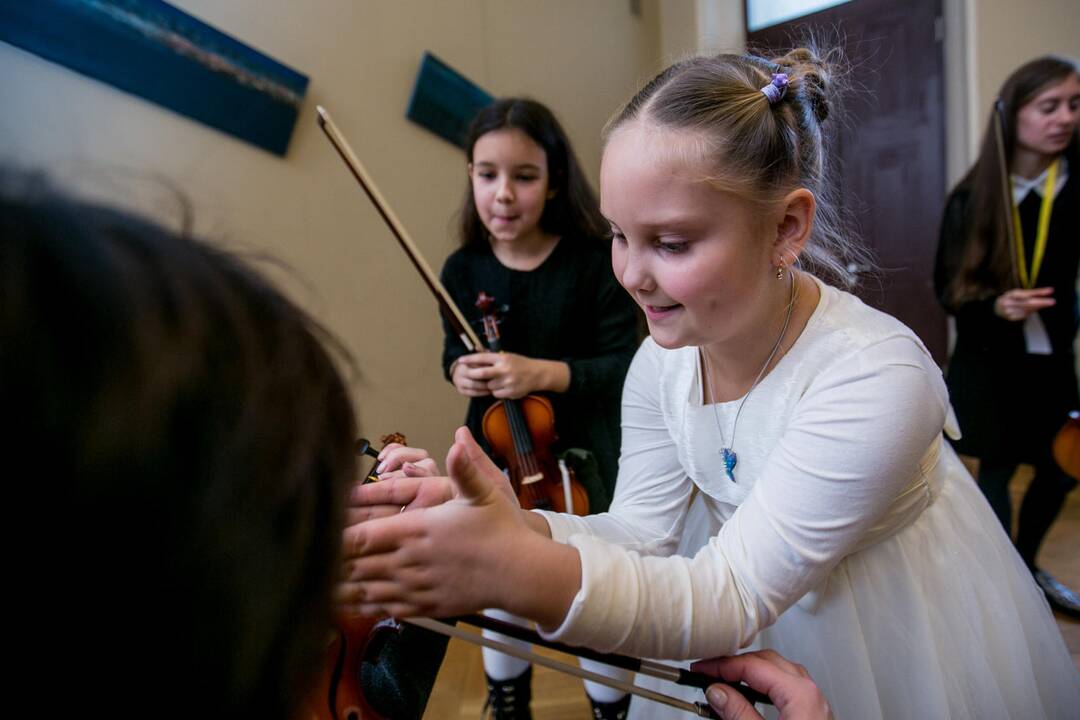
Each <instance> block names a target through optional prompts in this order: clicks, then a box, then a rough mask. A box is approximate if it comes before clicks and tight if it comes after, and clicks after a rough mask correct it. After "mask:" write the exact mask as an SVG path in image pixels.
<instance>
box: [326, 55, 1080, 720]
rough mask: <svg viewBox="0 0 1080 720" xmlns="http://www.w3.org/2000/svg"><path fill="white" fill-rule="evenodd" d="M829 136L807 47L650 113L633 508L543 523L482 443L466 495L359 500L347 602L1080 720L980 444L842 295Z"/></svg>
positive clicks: (1063, 662) (641, 138)
mask: <svg viewBox="0 0 1080 720" xmlns="http://www.w3.org/2000/svg"><path fill="white" fill-rule="evenodd" d="M827 116H828V71H827V68H826V67H825V66H824V65H823V64H822V63H821V62H819V61H818V59H817V58H816V57H815V56H814V55H813V54H812V53H811V52H809V51H806V50H798V51H794V52H792V53H790V54H788V55H787V56H785V57H783V58H779V59H777V60H775V61H770V60H765V59H762V58H758V57H753V56H735V55H722V56H718V57H709V58H695V59H691V60H687V61H684V62H681V63H678V64H676V65H674V66H672V67H670V68H668V69H667V70H665V71H664V72H663V73H661V74H660V75H659V76H657V77H656V78H655V79H653V80H652V81H651V82H650V83H649V84H647V85H646V86H645V87H644V88H643V89H642V90H641V92H639V93H638V94H637V95H636V96H635V97H634V98H633V99H632V100H631V101H630V102H629V103H628V104H627V106H626V107H625V108H624V109H623V110H622V112H621V113H619V114H618V115H617V116H616V117H615V118H614V120H613V121H612V122H611V123H610V124H609V127H608V129H607V131H606V145H605V150H604V156H603V162H602V169H601V207H602V211H603V213H604V215H605V216H606V217H607V219H608V220H609V221H610V223H611V226H612V233H613V242H612V263H613V267H614V269H615V274H616V276H617V277H618V278H619V281H620V282H621V283H622V285H623V287H624V288H625V289H626V290H627V292H629V293H630V295H631V296H632V297H633V298H634V299H635V300H636V301H637V302H638V304H639V305H640V306H641V307H642V309H643V310H644V312H645V314H646V317H647V319H648V322H649V331H650V335H651V337H650V338H649V339H647V340H646V341H645V343H644V344H643V345H642V347H641V348H640V350H639V352H638V354H637V356H636V357H635V359H634V362H633V365H632V366H631V369H630V373H629V375H628V376H627V381H626V386H625V389H624V393H623V408H622V413H623V415H622V423H623V438H622V448H623V450H622V457H621V458H620V467H619V478H618V485H617V489H616V495H615V499H614V502H613V503H612V505H611V509H610V511H609V512H607V513H604V514H601V515H595V516H590V517H583V518H578V517H573V516H565V515H558V514H553V513H536V512H523V511H521V510H520V509H519V508H517V507H516V503H515V501H514V500H513V495H512V493H510V492H509V489H508V487H507V484H506V482H505V480H504V479H503V478H502V476H501V474H499V473H498V472H497V471H496V470H495V469H494V467H493V466H492V465H491V464H490V463H489V462H487V461H486V460H485V459H484V457H483V455H482V453H480V452H479V450H478V449H477V447H476V445H475V443H474V442H473V441H472V440H471V438H470V437H469V436H468V433H467V432H466V431H464V430H460V431H459V432H458V436H457V441H456V443H455V445H454V446H453V447H452V448H451V450H450V453H449V455H448V456H447V468H448V470H449V473H450V478H449V479H448V478H441V477H401V476H400V474H399V476H398V477H397V479H396V480H395V481H394V482H392V483H386V484H382V483H380V484H376V485H371V486H367V487H366V488H365V489H363V490H362V491H360V492H358V493H356V497H357V508H356V509H355V510H354V518H355V519H356V520H358V521H362V520H368V519H369V518H373V519H370V520H368V521H366V522H357V523H356V524H354V525H352V526H351V527H350V528H348V529H347V530H346V534H345V554H346V556H347V579H346V581H345V582H344V583H343V584H342V585H341V586H340V588H339V598H340V600H341V601H342V602H343V603H344V604H346V605H348V606H350V607H352V608H354V609H356V610H358V611H361V612H364V613H368V614H385V613H389V614H393V615H396V616H409V615H433V616H448V615H455V614H459V613H463V612H473V611H476V610H478V609H480V608H485V607H497V608H502V609H504V610H507V611H509V612H512V613H515V614H517V615H521V616H524V617H527V618H531V619H533V620H535V621H536V622H537V623H538V625H539V627H540V628H541V629H542V630H543V632H544V634H545V635H546V636H548V637H550V638H553V639H557V640H559V641H562V642H564V643H570V644H578V645H585V646H589V647H592V648H595V649H598V650H602V651H614V652H619V653H623V654H631V655H636V656H641V657H651V658H664V659H678V660H693V659H696V658H707V657H713V656H723V655H731V654H733V653H736V652H738V651H739V650H740V649H741V648H746V647H751V646H753V647H764V648H771V649H774V650H776V651H778V652H780V653H781V654H782V655H784V656H786V657H787V658H789V659H790V660H792V661H794V662H797V663H800V664H802V665H804V666H805V667H806V668H807V669H808V670H809V672H810V675H811V676H812V677H813V678H814V680H815V681H816V682H817V683H818V685H819V686H820V688H821V690H822V692H823V693H824V695H825V697H826V698H827V699H828V701H829V703H830V704H831V705H832V708H833V711H834V712H835V714H836V717H838V718H854V719H856V720H872V719H873V718H890V719H893V718H910V719H911V720H915V719H920V720H921V719H924V718H980V719H982V720H985V719H989V718H1067V717H1076V713H1077V710H1078V708H1080V678H1078V676H1077V673H1076V671H1075V669H1074V667H1073V665H1072V663H1071V661H1070V657H1069V655H1068V652H1067V651H1066V649H1065V646H1064V643H1063V641H1062V639H1061V636H1060V634H1059V632H1058V630H1057V627H1056V625H1055V623H1054V621H1053V618H1052V616H1051V614H1050V611H1049V608H1048V607H1047V604H1046V601H1045V600H1044V599H1043V596H1042V594H1041V593H1040V592H1039V590H1038V589H1037V588H1036V587H1035V585H1034V583H1033V581H1032V579H1031V576H1030V574H1029V573H1028V572H1027V571H1026V569H1025V568H1024V565H1023V563H1022V562H1021V561H1020V559H1019V557H1018V556H1017V554H1016V552H1015V551H1014V550H1013V547H1012V545H1011V543H1010V542H1009V539H1008V538H1007V537H1006V536H1005V534H1004V532H1003V531H1002V529H1001V526H1000V523H998V522H997V520H996V519H995V517H994V515H993V513H992V512H991V510H990V508H989V506H988V505H987V504H986V501H985V500H984V499H983V497H982V495H981V493H980V492H979V491H978V489H977V488H976V486H975V484H974V482H973V481H972V479H971V477H970V476H969V475H968V474H967V473H966V472H965V470H964V468H963V466H962V465H961V463H960V462H959V460H958V459H957V457H956V455H955V454H954V453H953V451H952V450H951V448H950V446H949V444H948V443H947V442H944V440H943V433H955V432H956V431H957V429H956V427H955V423H954V421H953V419H952V414H951V412H950V409H949V404H948V396H947V392H946V390H945V386H944V383H943V382H942V378H941V373H940V371H939V369H938V367H937V366H936V365H935V364H934V362H933V360H932V359H931V358H930V356H929V355H928V354H927V352H926V350H925V348H924V347H923V346H922V343H920V342H919V340H918V338H916V337H915V335H914V334H913V333H912V332H911V331H910V330H909V329H908V328H906V327H905V326H903V325H902V324H901V323H899V322H898V321H896V320H895V319H893V318H891V317H889V316H886V315H884V314H882V313H880V312H877V311H875V310H873V309H871V308H869V307H867V306H865V305H863V304H862V302H860V301H859V300H858V299H857V298H855V297H854V296H852V295H850V294H848V293H847V292H845V291H843V290H841V289H839V288H838V287H835V286H833V285H830V284H827V283H826V282H824V281H823V280H824V279H828V278H834V279H835V278H838V277H842V274H841V273H840V272H837V271H838V270H840V268H842V264H841V263H843V262H844V261H845V257H844V253H845V252H849V251H850V248H847V247H845V246H844V245H843V244H842V242H840V241H838V238H839V237H840V236H839V235H838V234H837V233H836V232H835V231H834V230H833V229H832V228H830V227H829V223H828V222H827V220H828V219H829V217H830V216H831V213H830V212H829V211H828V210H827V209H826V204H825V202H824V200H823V198H824V197H825V196H826V194H827V190H828V187H827V186H826V185H825V183H824V180H823V177H824V167H825V164H826V163H825V160H826V159H827V158H826V155H825V154H824V152H823V149H822V134H821V124H822V123H823V122H825V120H826V117H827ZM898 200H899V199H898ZM796 266H798V267H801V268H804V269H796ZM811 271H812V273H813V274H812V273H811ZM819 278H821V279H819ZM403 452H405V451H402V450H396V451H395V452H394V453H390V454H388V456H387V458H386V459H387V461H388V465H392V466H394V467H396V466H398V465H400V463H401V462H402V461H403V460H404V459H408V458H409V457H411V458H413V459H415V458H416V456H415V455H410V456H408V457H407V456H406V455H402V454H399V453H403ZM409 452H416V451H409ZM425 467H430V463H428V465H427V466H423V467H422V466H414V468H415V469H414V470H413V471H412V472H411V473H410V474H413V475H424V474H426V473H427V472H428V470H426V469H425ZM402 509H404V510H405V512H401V510H402ZM698 699H700V698H698ZM663 712H664V711H662V710H660V709H659V708H658V707H657V706H654V705H651V704H648V703H639V702H636V701H635V703H634V704H633V705H632V707H631V714H632V715H635V714H636V715H637V716H639V717H660V716H661V714H662V713H663Z"/></svg>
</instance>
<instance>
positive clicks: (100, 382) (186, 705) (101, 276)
mask: <svg viewBox="0 0 1080 720" xmlns="http://www.w3.org/2000/svg"><path fill="white" fill-rule="evenodd" d="M0 180H3V178H0ZM14 184H15V183H12V182H11V181H10V179H8V180H7V181H4V182H0V238H2V242H0V402H2V405H3V408H4V412H5V414H6V415H7V416H8V419H9V422H8V423H7V425H9V428H8V430H7V431H6V433H5V435H6V441H7V444H8V446H9V447H8V450H9V453H11V452H18V454H19V455H20V456H22V457H24V458H26V459H27V460H29V465H27V464H25V463H20V464H22V465H23V466H25V467H31V468H32V473H33V474H32V475H25V476H22V477H17V478H16V477H10V476H9V481H14V482H15V483H16V484H17V485H18V486H19V488H20V490H19V492H22V493H26V494H28V496H29V497H28V498H27V499H26V500H25V501H24V502H23V503H22V507H21V512H25V513H26V514H28V515H29V516H30V522H31V524H32V525H34V526H36V528H37V529H36V530H33V531H31V538H39V539H41V542H40V547H33V545H34V543H33V542H31V543H29V544H30V545H31V547H29V548H28V549H27V550H26V551H25V552H27V553H29V554H30V555H29V556H30V557H31V558H33V553H34V552H37V551H40V553H41V557H38V558H36V559H33V560H32V563H33V564H34V569H33V570H32V571H31V572H32V573H33V576H31V577H30V578H28V583H27V585H28V587H29V589H30V590H31V591H32V597H34V598H35V600H36V601H38V602H41V603H43V605H42V606H41V607H39V608H37V609H36V612H42V613H43V612H45V610H44V608H47V607H51V604H53V603H55V604H57V605H60V606H63V608H64V609H66V610H68V612H63V611H59V612H60V614H58V615H57V616H56V617H55V618H54V620H55V621H56V622H57V623H62V624H60V626H59V629H60V630H61V631H62V633H63V635H64V636H66V638H67V639H68V640H71V641H73V642H74V645H73V646H72V647H69V648H65V650H66V652H68V653H70V655H69V656H67V657H65V658H58V661H60V662H63V663H64V664H66V665H70V666H71V667H70V671H69V672H67V673H65V674H64V678H63V680H62V684H63V685H64V686H65V687H66V688H67V689H68V691H70V692H71V697H72V698H73V699H74V701H75V703H76V706H77V707H81V708H87V707H89V708H95V709H96V710H99V711H101V710H105V711H107V712H108V714H110V715H114V716H125V715H134V714H136V713H138V714H139V715H153V716H158V717H161V716H166V717H172V716H175V717H180V716H185V717H198V716H203V717H205V716H213V717H266V718H281V719H283V720H284V719H285V718H291V717H295V716H296V710H297V708H298V703H299V702H300V701H301V700H302V699H303V697H304V693H305V690H306V688H307V686H308V683H309V681H310V679H311V677H312V673H313V672H314V671H315V670H316V669H317V668H318V666H319V665H320V663H321V658H322V653H323V650H324V648H325V645H326V640H327V632H328V628H329V627H330V625H331V605H330V592H331V588H332V583H333V582H334V580H335V578H336V573H337V570H338V562H339V558H340V552H339V545H340V537H341V529H342V527H343V524H344V502H345V495H346V493H347V486H348V483H349V482H350V481H351V479H352V477H353V473H354V458H353V456H352V453H351V445H352V440H353V438H354V432H355V430H354V426H355V422H354V417H353V412H352V407H351V404H350V401H349V397H348V393H347V390H346V387H345V385H344V384H343V382H342V380H341V378H340V376H339V374H338V371H337V369H336V368H335V364H334V361H333V359H332V358H331V355H330V354H329V353H328V351H327V349H326V348H327V345H326V344H325V341H326V337H325V335H324V333H323V332H322V331H321V330H320V329H319V328H318V327H317V326H316V325H315V323H314V322H312V320H311V319H310V318H309V317H307V316H306V315H305V313H304V312H302V311H301V310H300V309H298V308H297V307H296V306H295V305H294V304H293V303H292V302H290V301H289V300H287V299H286V298H285V297H284V296H283V295H282V294H281V293H280V292H278V291H277V290H275V289H274V288H273V287H271V285H270V284H269V283H268V282H266V281H265V280H264V279H263V278H261V277H260V276H259V275H258V274H257V273H255V272H253V271H252V270H251V269H249V268H248V267H246V266H245V265H244V264H243V263H241V262H239V261H238V260H237V259H235V258H233V257H231V256H229V255H228V254H226V253H224V252H222V251H220V250H217V249H214V248H212V247H210V246H208V245H206V244H204V243H201V242H198V241H195V240H193V239H189V238H186V237H181V236H178V235H177V234H175V233H173V232H170V231H169V230H166V229H164V228H162V227H159V226H158V225H155V224H153V223H150V222H147V221H145V220H142V219H139V218H137V217H134V216H132V215H129V214H127V213H124V212H120V211H117V210H112V209H108V208H104V207H97V206H92V205H89V204H83V203H79V202H75V201H73V200H70V199H66V198H64V197H61V196H58V195H56V194H54V193H52V192H51V191H48V190H45V191H43V192H42V191H36V192H33V193H30V194H27V192H26V191H25V187H23V188H21V189H19V190H17V191H13V189H12V185H14ZM22 185H24V186H25V183H22ZM39 190H40V188H39ZM8 460H9V462H12V461H13V458H12V456H11V455H10V454H9V457H8ZM53 543H55V544H56V545H58V546H59V547H55V546H54V545H53ZM34 576H36V577H34ZM57 629H58V628H55V627H50V628H47V629H46V628H42V633H43V636H42V637H43V644H46V643H44V637H52V636H51V635H48V634H47V632H48V631H49V630H53V631H55V630H57ZM49 644H51V643H49ZM57 651H58V652H59V651H60V649H59V648H58V649H57ZM155 700H156V701H155ZM146 702H150V703H152V704H151V705H150V706H149V707H146V706H144V704H145V703H146ZM95 706H96V707H95Z"/></svg>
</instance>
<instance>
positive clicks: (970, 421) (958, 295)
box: [934, 57, 1080, 617]
mask: <svg viewBox="0 0 1080 720" xmlns="http://www.w3.org/2000/svg"><path fill="white" fill-rule="evenodd" d="M999 97H1000V98H1001V100H1002V101H1003V103H1004V109H1005V122H1004V128H1003V130H1004V133H1003V135H1004V146H1005V147H1004V152H1005V158H1004V160H1005V162H1006V164H1007V167H1008V173H1009V178H1002V177H1001V172H1002V171H1001V165H1002V159H1001V158H1000V155H999V150H998V148H997V146H996V141H995V131H994V129H993V125H991V126H990V127H989V128H988V129H987V132H986V136H985V138H984V139H983V144H982V150H981V152H980V154H979V159H978V161H977V162H976V163H975V165H974V166H973V167H972V168H971V170H970V171H969V172H968V174H967V176H966V177H965V178H964V179H963V180H962V181H961V182H960V184H959V185H958V186H957V187H956V189H954V190H953V192H952V194H951V195H950V196H949V201H948V204H947V206H946V208H945V216H944V219H943V221H942V225H941V243H940V245H939V248H938V258H937V266H936V268H935V275H934V280H935V285H936V287H937V290H938V294H939V296H940V298H941V301H942V303H943V304H944V306H945V308H946V309H947V310H948V311H949V312H950V313H951V314H952V315H954V316H955V317H956V349H955V351H954V353H953V355H952V358H951V359H950V361H949V372H948V377H947V382H948V386H949V393H950V395H951V398H952V403H953V406H954V407H955V408H956V413H957V417H958V418H959V421H960V430H961V431H962V432H963V437H962V438H960V439H959V440H958V441H957V442H956V449H957V451H958V452H960V453H963V454H965V455H970V456H972V457H975V458H978V459H979V470H978V481H979V487H980V488H981V489H982V491H983V493H985V495H986V497H987V499H988V500H989V501H990V505H991V507H993V508H994V512H995V513H996V514H997V516H998V519H999V520H1000V521H1001V524H1002V525H1003V526H1004V527H1005V530H1006V532H1007V533H1011V529H1012V508H1011V506H1010V501H1009V488H1008V486H1009V480H1010V479H1011V478H1012V476H1013V474H1014V472H1015V471H1016V468H1017V466H1018V465H1019V464H1020V463H1030V464H1031V465H1033V466H1034V468H1035V476H1034V478H1033V479H1032V481H1031V485H1030V487H1029V489H1028V491H1027V493H1026V494H1025V496H1024V500H1023V503H1022V505H1021V506H1020V515H1019V522H1018V527H1017V535H1016V547H1017V550H1019V552H1020V556H1021V557H1022V558H1023V559H1024V562H1025V563H1027V565H1028V567H1029V568H1030V569H1031V571H1032V573H1033V574H1034V576H1035V579H1036V581H1037V582H1038V583H1039V586H1040V587H1041V588H1042V589H1043V591H1044V592H1045V593H1046V597H1047V599H1048V600H1049V601H1050V603H1051V605H1053V606H1054V607H1055V608H1057V609H1058V610H1061V611H1063V612H1066V613H1069V614H1071V615H1073V616H1074V617H1080V598H1078V597H1077V595H1076V593H1075V592H1073V591H1072V590H1071V589H1070V588H1068V587H1066V586H1064V585H1062V584H1061V583H1059V582H1058V581H1057V580H1056V579H1055V578H1054V577H1053V576H1051V575H1050V574H1049V573H1047V572H1045V571H1043V570H1040V569H1039V568H1038V567H1037V566H1036V564H1035V561H1036V556H1037V554H1038V551H1039V546H1040V545H1041V544H1042V541H1043V538H1044V537H1045V536H1046V533H1047V531H1048V530H1049V528H1050V525H1051V524H1052V523H1053V522H1054V519H1055V518H1056V517H1057V515H1058V513H1059V512H1060V511H1061V507H1062V505H1063V504H1064V502H1065V496H1066V495H1067V494H1068V492H1069V491H1070V490H1072V489H1073V488H1074V487H1075V486H1076V480H1075V479H1073V478H1071V477H1069V476H1068V475H1066V474H1065V472H1064V471H1063V470H1062V469H1061V468H1060V467H1058V465H1057V463H1056V462H1055V461H1054V459H1053V457H1052V455H1051V443H1052V441H1053V437H1054V434H1055V433H1056V431H1057V430H1058V429H1059V428H1060V427H1061V426H1062V425H1063V423H1064V422H1065V419H1066V417H1067V413H1068V412H1069V411H1070V410H1075V409H1077V408H1078V407H1080V401H1078V399H1077V379H1076V370H1075V367H1076V356H1075V354H1074V352H1073V341H1074V340H1075V338H1076V331H1077V323H1078V315H1077V304H1076V273H1077V264H1078V262H1080V146H1078V141H1077V123H1078V121H1080V72H1078V70H1077V66H1076V64H1075V63H1074V62H1072V61H1070V60H1066V59H1063V58H1057V57H1043V58H1039V59H1037V60H1033V61H1031V62H1029V63H1027V64H1025V65H1023V66H1022V67H1020V68H1019V69H1017V70H1016V71H1015V72H1014V73H1013V74H1012V75H1011V76H1010V77H1009V78H1008V79H1007V80H1006V81H1005V84H1004V85H1003V86H1002V88H1001V93H1000V96H999ZM1006 184H1008V185H1009V186H1010V192H1011V197H1003V193H1004V190H1003V188H1004V186H1005V185H1006ZM1007 224H1012V225H1013V228H1012V231H1013V235H1014V237H1015V241H1016V243H1017V245H1018V246H1019V247H1017V248H1014V247H1013V246H1012V244H1011V241H1010V239H1009V227H1008V225H1007Z"/></svg>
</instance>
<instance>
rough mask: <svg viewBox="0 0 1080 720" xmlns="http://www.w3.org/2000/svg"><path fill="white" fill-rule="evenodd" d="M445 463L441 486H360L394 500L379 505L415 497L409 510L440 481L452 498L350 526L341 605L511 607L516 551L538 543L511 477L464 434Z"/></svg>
mask: <svg viewBox="0 0 1080 720" xmlns="http://www.w3.org/2000/svg"><path fill="white" fill-rule="evenodd" d="M446 464H447V469H448V470H449V472H450V475H451V479H450V480H448V481H447V482H448V483H452V484H449V485H446V484H441V483H440V481H444V480H447V479H446V478H412V479H401V480H398V481H395V486H396V487H395V486H387V487H386V488H385V490H384V489H380V487H379V486H381V485H383V483H382V482H378V483H373V484H369V485H367V486H364V487H363V488H361V489H360V495H362V496H363V497H364V499H366V500H373V501H379V500H385V501H387V502H381V503H379V502H376V504H377V505H378V504H381V505H384V506H385V505H390V506H391V507H393V506H395V505H399V503H398V501H402V502H401V503H400V504H406V503H405V502H404V501H406V500H409V503H408V504H407V508H406V509H408V507H411V504H412V503H415V502H417V501H418V500H419V498H420V494H421V491H422V489H423V488H424V487H425V486H426V485H427V486H430V484H431V483H432V481H435V482H436V483H440V484H439V485H438V486H432V487H441V489H442V491H443V492H445V493H446V495H442V496H440V495H439V493H438V492H434V491H433V497H435V498H440V497H441V499H442V500H443V502H441V503H437V504H435V505H433V506H428V507H425V508H424V509H422V510H420V511H417V512H401V511H400V510H399V511H398V512H396V513H392V514H391V516H389V517H382V518H381V519H371V520H368V521H367V522H362V523H357V524H354V525H351V526H349V527H347V528H346V530H345V535H344V547H343V554H344V558H345V577H344V580H343V581H342V582H341V583H340V584H339V585H338V587H337V590H336V593H335V596H336V597H335V599H336V600H337V602H338V603H340V604H341V605H342V606H343V609H344V610H345V611H346V612H347V613H348V612H351V613H357V612H359V613H360V614H363V615H375V616H381V615H387V614H389V615H394V616H396V617H410V616H418V615H423V616H430V617H448V616H452V615H459V614H463V613H470V612H476V611H478V610H481V609H483V608H485V607H505V602H504V600H505V598H504V594H505V593H506V592H507V591H508V589H509V591H510V592H513V590H514V589H515V588H520V587H521V586H522V583H520V582H518V581H517V580H514V565H515V562H516V560H517V559H518V555H517V553H516V551H515V549H516V548H519V547H522V546H523V545H525V544H527V543H528V542H529V541H530V540H531V539H537V538H539V536H538V535H537V534H536V533H534V532H533V531H531V530H530V529H529V528H528V526H527V525H526V522H525V518H524V517H523V513H522V512H521V511H520V509H519V508H518V506H517V503H516V501H514V500H513V499H512V497H511V496H510V493H509V492H508V490H509V483H508V481H507V480H506V478H505V476H504V475H503V474H502V472H500V471H499V469H498V468H497V467H495V465H494V464H493V463H492V462H491V460H490V459H488V457H487V456H486V455H485V454H484V452H483V450H481V449H480V447H479V446H478V445H477V444H476V441H475V440H473V438H472V435H470V434H469V432H468V430H466V429H465V428H461V429H459V430H458V432H457V442H455V444H454V446H453V447H452V448H451V449H450V452H449V454H448V455H447V458H446ZM399 491H400V492H401V494H400V495H396V494H394V493H395V492H399ZM448 496H449V497H448ZM410 498H411V500H410ZM390 500H392V501H393V503H392V504H391V503H390V502H389V501H390ZM548 542H550V541H548Z"/></svg>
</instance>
